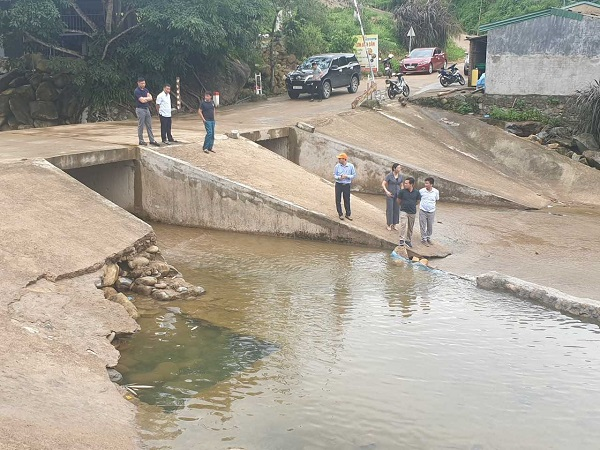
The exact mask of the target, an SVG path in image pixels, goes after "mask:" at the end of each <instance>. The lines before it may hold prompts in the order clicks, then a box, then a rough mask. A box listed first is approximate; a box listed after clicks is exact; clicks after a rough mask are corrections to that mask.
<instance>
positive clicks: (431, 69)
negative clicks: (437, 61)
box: [428, 63, 433, 73]
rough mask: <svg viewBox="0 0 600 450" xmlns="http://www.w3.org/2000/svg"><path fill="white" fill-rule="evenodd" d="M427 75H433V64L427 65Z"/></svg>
mask: <svg viewBox="0 0 600 450" xmlns="http://www.w3.org/2000/svg"><path fill="white" fill-rule="evenodd" d="M428 73H433V63H429V71H428Z"/></svg>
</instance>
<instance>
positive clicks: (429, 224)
mask: <svg viewBox="0 0 600 450" xmlns="http://www.w3.org/2000/svg"><path fill="white" fill-rule="evenodd" d="M433 183H434V180H433V178H431V177H427V178H425V187H424V188H421V189H420V190H419V193H420V194H421V204H420V206H419V226H420V227H421V243H422V244H424V245H426V246H429V245H430V244H431V233H433V223H434V221H435V204H436V202H437V201H438V200H439V199H440V192H439V191H438V190H437V189H436V188H434V187H433Z"/></svg>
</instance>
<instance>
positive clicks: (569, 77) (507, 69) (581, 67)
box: [486, 15, 600, 95]
mask: <svg viewBox="0 0 600 450" xmlns="http://www.w3.org/2000/svg"><path fill="white" fill-rule="evenodd" d="M487 42H488V45H487V58H486V92H487V93H489V94H501V95H527V94H538V95H573V94H574V93H575V91H576V90H577V89H582V88H585V87H587V86H588V85H589V83H591V82H592V81H593V80H594V79H596V78H598V73H600V54H599V53H598V48H599V47H600V20H598V19H597V18H591V17H582V18H581V20H576V19H571V18H566V17H558V16H554V15H549V16H543V17H538V18H536V19H532V20H527V21H524V22H519V23H515V24H512V25H508V26H504V27H500V28H496V29H493V30H490V31H489V32H488V39H487Z"/></svg>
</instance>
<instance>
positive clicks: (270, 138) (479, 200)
mask: <svg viewBox="0 0 600 450" xmlns="http://www.w3.org/2000/svg"><path fill="white" fill-rule="evenodd" d="M301 126H302V125H301ZM302 128H305V127H302ZM242 136H243V137H245V138H247V139H250V140H251V141H254V142H256V143H258V144H260V145H261V146H263V147H265V148H268V149H269V150H271V151H273V152H275V153H277V154H278V155H280V156H282V157H284V158H285V159H287V160H289V161H291V162H293V163H295V164H298V165H299V166H301V167H303V168H304V169H306V170H308V171H309V172H311V173H314V174H315V175H318V176H320V177H322V178H324V179H330V178H331V171H332V164H331V162H332V161H335V160H336V159H335V157H336V155H338V154H339V153H341V152H345V153H347V154H348V156H349V158H350V159H351V161H352V163H353V164H354V165H355V167H356V169H357V177H356V179H355V181H354V182H353V190H355V191H357V192H364V193H367V194H381V192H382V189H381V181H382V180H383V177H384V176H385V174H386V173H388V172H389V171H390V168H391V166H392V164H394V163H395V162H398V163H400V164H401V165H402V169H403V170H402V173H404V174H405V176H412V177H414V178H415V181H416V183H417V185H419V186H422V185H423V184H424V182H425V178H426V177H429V176H433V177H435V179H436V187H438V188H439V189H440V190H443V192H444V201H449V202H455V203H468V204H471V205H485V206H499V207H509V208H526V207H528V206H527V205H523V204H520V203H518V202H516V201H514V200H511V199H507V198H504V197H502V196H500V195H497V194H494V193H491V192H488V191H485V190H483V189H479V188H477V187H473V186H467V185H464V184H461V183H458V182H455V181H453V180H451V179H449V178H448V177H445V176H442V175H440V174H438V173H435V172H432V171H428V170H426V169H424V168H420V167H416V166H414V165H412V164H407V163H406V162H403V161H397V160H395V159H392V158H391V157H390V156H387V155H385V154H381V153H377V152H374V151H371V150H366V149H364V148H361V147H357V146H355V145H351V144H348V143H347V142H343V141H340V140H338V139H335V138H332V137H330V136H327V135H325V134H322V133H318V132H314V131H313V132H310V131H305V130H303V129H301V128H300V127H280V128H272V129H267V130H258V131H252V132H246V133H243V134H242Z"/></svg>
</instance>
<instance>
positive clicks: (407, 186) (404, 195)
mask: <svg viewBox="0 0 600 450" xmlns="http://www.w3.org/2000/svg"><path fill="white" fill-rule="evenodd" d="M420 200H421V193H420V192H419V191H417V190H416V189H415V179H414V178H413V177H408V178H407V179H406V180H404V189H402V190H400V191H398V193H397V194H396V201H397V202H398V204H399V205H400V242H399V243H398V245H399V246H400V247H403V246H404V245H406V246H407V247H410V248H412V242H411V239H412V233H413V227H414V226H415V216H416V215H417V203H419V201H420Z"/></svg>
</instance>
